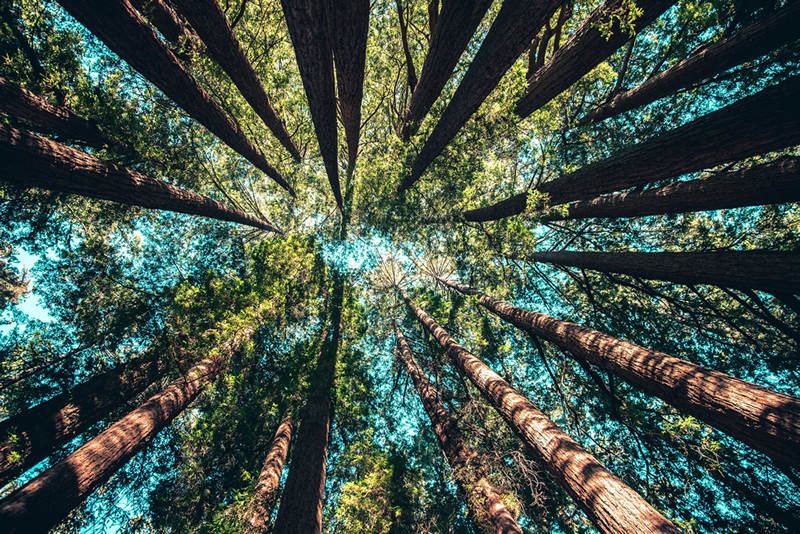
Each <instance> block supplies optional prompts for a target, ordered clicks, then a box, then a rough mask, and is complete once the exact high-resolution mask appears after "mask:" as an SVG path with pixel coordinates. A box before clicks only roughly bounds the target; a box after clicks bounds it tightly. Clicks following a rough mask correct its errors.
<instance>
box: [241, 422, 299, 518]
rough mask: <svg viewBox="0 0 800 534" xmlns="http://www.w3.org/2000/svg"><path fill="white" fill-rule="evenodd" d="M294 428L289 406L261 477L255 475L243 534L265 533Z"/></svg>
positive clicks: (268, 453) (271, 445) (274, 438)
mask: <svg viewBox="0 0 800 534" xmlns="http://www.w3.org/2000/svg"><path fill="white" fill-rule="evenodd" d="M293 429H294V418H293V417H292V410H291V407H289V408H287V409H286V412H285V413H284V414H283V418H281V422H280V424H279V425H278V429H277V430H276V431H275V436H274V437H273V438H272V443H271V444H270V446H269V452H267V458H266V460H265V461H264V467H262V468H261V474H260V475H259V476H258V482H256V488H255V490H254V491H253V496H252V498H251V501H250V507H249V508H248V510H247V515H246V517H245V521H246V522H247V527H246V528H245V530H244V531H245V532H246V533H248V534H266V532H267V529H268V527H269V517H270V516H271V515H272V509H273V508H274V507H275V501H276V498H277V496H278V488H279V487H280V482H281V474H282V473H283V465H284V463H285V462H286V455H287V454H288V453H289V444H290V442H291V441H292V430H293Z"/></svg>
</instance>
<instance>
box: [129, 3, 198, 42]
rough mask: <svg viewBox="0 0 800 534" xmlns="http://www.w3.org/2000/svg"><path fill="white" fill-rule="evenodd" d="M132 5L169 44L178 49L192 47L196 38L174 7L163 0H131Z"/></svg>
mask: <svg viewBox="0 0 800 534" xmlns="http://www.w3.org/2000/svg"><path fill="white" fill-rule="evenodd" d="M130 1H131V5H133V7H135V8H136V9H137V11H139V13H141V14H142V15H143V16H144V18H146V19H147V20H148V21H149V22H150V24H152V25H153V26H155V27H156V29H157V30H158V31H159V32H160V33H161V35H162V36H163V37H164V39H166V40H167V42H168V43H170V44H172V45H175V46H177V47H183V46H187V45H192V44H194V42H195V39H196V38H195V36H194V34H192V32H191V31H189V29H188V28H187V27H186V25H184V23H183V21H182V20H181V19H180V17H178V14H177V13H175V10H174V9H172V7H170V6H168V5H167V4H166V3H164V1H163V0H130Z"/></svg>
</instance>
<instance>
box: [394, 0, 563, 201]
mask: <svg viewBox="0 0 800 534" xmlns="http://www.w3.org/2000/svg"><path fill="white" fill-rule="evenodd" d="M560 4H561V0H545V1H542V2H531V1H529V0H505V1H504V2H503V7H501V8H500V12H499V13H498V14H497V17H496V18H495V20H494V23H493V24H492V28H491V29H490V30H489V33H488V34H487V35H486V39H484V40H483V43H482V44H481V48H480V50H478V53H477V54H476V55H475V59H474V60H473V61H472V64H471V65H470V66H469V69H468V70H467V72H466V74H464V78H463V79H462V80H461V84H460V85H459V86H458V89H456V92H455V94H454V95H453V98H452V99H451V100H450V103H449V104H448V105H447V109H445V111H444V113H443V114H442V117H441V119H439V122H438V123H437V124H436V127H435V128H434V129H433V132H432V133H431V135H430V137H428V139H427V141H425V145H424V146H423V147H422V150H420V152H419V154H418V155H417V157H416V159H415V160H414V163H413V164H412V166H411V172H410V173H409V174H408V175H407V176H406V177H405V178H404V179H403V181H402V183H401V184H400V187H399V188H398V191H399V192H400V193H402V192H403V191H405V190H406V189H408V188H409V187H411V186H412V185H413V184H414V183H415V182H416V181H417V180H419V178H420V177H421V176H422V173H423V172H425V169H427V168H428V165H430V164H431V162H433V160H434V159H435V158H436V156H438V155H439V154H440V153H441V152H442V150H444V147H446V146H447V145H448V144H450V141H452V140H453V138H454V137H455V136H456V134H457V133H458V131H459V130H460V129H461V128H462V127H463V126H464V125H465V124H466V123H467V121H468V120H469V118H470V117H471V116H472V114H473V113H475V112H476V111H477V110H478V108H479V107H480V106H481V104H482V103H483V101H484V100H486V97H488V96H489V94H490V93H491V92H492V90H494V88H495V87H497V84H498V83H500V80H501V79H502V78H503V75H504V74H505V73H506V71H507V70H508V69H510V68H511V66H512V65H513V64H514V62H515V61H516V60H517V58H518V57H519V56H520V54H522V52H524V51H525V50H526V49H527V48H528V46H529V45H530V43H531V40H533V38H534V37H535V36H536V34H537V33H539V29H540V28H541V27H542V25H543V24H544V22H545V21H546V20H548V19H549V18H550V16H551V15H552V14H553V13H554V12H555V10H556V9H558V6H559V5H560ZM442 24H444V23H442Z"/></svg>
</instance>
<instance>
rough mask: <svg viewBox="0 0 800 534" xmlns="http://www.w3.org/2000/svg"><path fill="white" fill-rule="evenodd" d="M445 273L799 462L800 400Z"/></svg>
mask: <svg viewBox="0 0 800 534" xmlns="http://www.w3.org/2000/svg"><path fill="white" fill-rule="evenodd" d="M439 280H440V281H441V282H442V283H443V284H445V285H447V286H449V287H451V288H453V289H456V290H458V291H460V292H461V293H464V294H465V295H474V296H476V297H478V299H479V301H480V303H481V305H482V306H483V307H485V308H486V309H487V310H489V311H491V312H492V313H494V314H495V315H497V316H498V317H500V318H501V319H502V320H504V321H506V322H507V323H510V324H512V325H514V326H516V327H517V328H519V329H520V330H523V331H525V332H527V333H528V334H530V335H533V336H538V337H541V338H542V339H545V340H547V341H550V342H552V343H555V344H556V345H558V346H559V347H561V348H562V349H564V350H568V351H569V352H570V353H571V354H573V355H574V356H576V357H577V358H580V359H583V360H584V361H586V362H589V363H591V364H593V365H596V366H598V367H600V368H602V369H603V370H605V371H607V372H610V373H613V374H615V375H617V376H619V377H621V378H623V379H625V380H627V381H628V382H629V383H631V384H633V385H634V386H636V387H638V388H640V389H642V390H643V391H644V392H645V393H647V394H649V395H653V396H656V397H658V398H660V399H661V400H663V401H664V402H666V403H667V404H671V405H672V406H674V407H676V408H678V409H679V410H681V411H682V412H684V413H687V414H689V415H691V416H693V417H696V418H698V419H700V420H701V421H705V422H706V423H708V424H709V425H711V426H713V427H714V428H716V429H718V430H721V431H722V432H725V433H726V434H728V435H730V436H731V437H733V438H735V439H738V440H739V441H742V442H743V443H746V444H747V445H749V446H751V447H753V448H754V449H756V450H758V451H761V452H763V453H764V454H766V455H768V456H770V457H772V458H774V459H776V460H779V461H783V462H786V463H788V464H790V465H792V466H794V467H796V468H798V467H800V460H798V457H797V451H798V450H800V399H797V398H795V397H791V396H789V395H784V394H782V393H777V392H775V391H772V390H771V389H768V388H765V387H761V386H757V385H755V384H753V383H751V382H746V381H744V380H740V379H738V378H734V377H732V376H730V375H727V374H725V373H721V372H719V371H714V370H712V369H708V368H706V367H702V366H700V365H695V364H693V363H690V362H687V361H685V360H681V359H679V358H674V357H672V356H669V355H667V354H663V353H660V352H656V351H654V350H650V349H646V348H644V347H640V346H638V345H634V344H633V343H628V342H627V341H623V340H621V339H618V338H615V337H613V336H609V335H607V334H603V333H602V332H598V331H596V330H592V329H590V328H586V327H583V326H579V325H577V324H574V323H568V322H565V321H559V320H558V319H556V318H554V317H550V316H549V315H544V314H541V313H536V312H532V311H528V310H523V309H521V308H517V307H515V306H511V305H510V304H506V303H505V302H502V301H499V300H495V299H493V298H492V297H490V296H488V295H486V294H484V293H482V292H480V291H478V290H476V289H472V288H470V287H466V286H463V285H461V284H457V283H455V282H449V281H446V280H442V279H439Z"/></svg>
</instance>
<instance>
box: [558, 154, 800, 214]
mask: <svg viewBox="0 0 800 534" xmlns="http://www.w3.org/2000/svg"><path fill="white" fill-rule="evenodd" d="M798 201H800V158H782V159H779V160H777V161H774V162H772V163H765V164H763V165H756V166H754V167H750V168H747V169H742V170H738V171H732V172H724V173H720V174H716V175H713V176H707V177H705V178H700V179H698V180H689V181H686V182H677V183H674V184H670V185H667V186H664V187H655V188H652V189H647V190H645V191H631V192H628V193H618V194H615V195H609V196H603V197H598V198H594V199H592V200H584V201H579V202H573V203H571V204H569V206H568V210H569V211H568V212H567V214H566V215H563V214H560V213H556V212H555V210H551V212H550V213H548V214H547V215H545V216H543V217H542V220H543V221H562V220H572V219H586V218H589V217H609V218H621V217H642V216H645V215H665V214H668V213H687V212H692V211H708V210H719V209H727V208H741V207H745V206H761V205H767V204H783V203H786V202H798Z"/></svg>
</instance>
